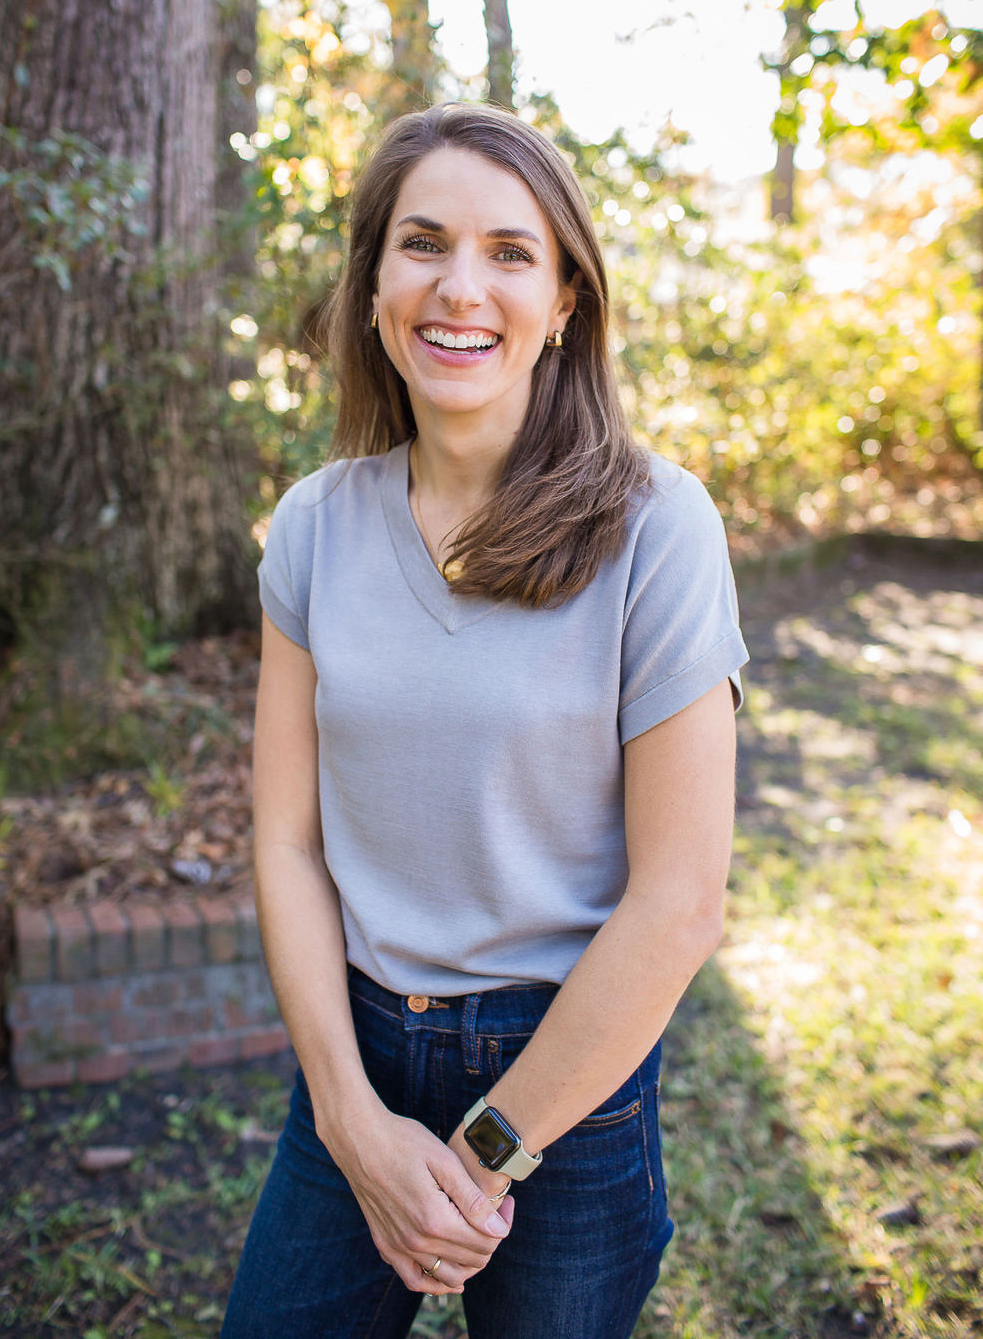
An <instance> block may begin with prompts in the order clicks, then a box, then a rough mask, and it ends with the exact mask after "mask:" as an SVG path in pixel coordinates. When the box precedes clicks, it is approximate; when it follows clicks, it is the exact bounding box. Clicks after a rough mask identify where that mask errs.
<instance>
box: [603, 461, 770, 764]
mask: <svg viewBox="0 0 983 1339" xmlns="http://www.w3.org/2000/svg"><path fill="white" fill-rule="evenodd" d="M632 540H633V551H632V567H631V574H630V577H629V583H628V593H627V598H626V601H625V615H624V624H623V632H622V647H621V695H620V701H619V711H618V724H619V731H620V736H621V741H622V743H626V742H627V741H628V740H629V739H633V738H635V736H636V735H640V734H642V733H644V731H646V730H649V729H651V727H652V726H653V725H658V724H659V722H660V721H664V720H667V719H668V718H669V717H670V716H673V715H675V713H676V712H678V711H682V709H683V708H684V707H687V706H689V705H690V703H692V702H695V701H696V700H697V698H699V697H702V695H703V694H704V693H706V692H708V691H709V690H710V689H711V688H712V687H713V686H714V685H715V684H717V683H719V682H720V681H721V679H726V678H730V680H731V683H732V685H733V688H734V698H735V703H736V704H737V705H740V702H741V685H740V675H739V673H738V671H739V669H740V667H741V666H742V665H743V664H745V663H746V661H747V659H748V654H747V649H746V647H745V645H744V639H743V638H742V636H741V632H740V627H739V625H738V613H737V594H736V591H735V588H734V576H733V572H732V570H731V565H730V558H729V555H728V552H727V540H726V536H725V534H724V527H723V522H722V521H721V519H720V516H719V514H718V512H717V509H716V507H715V506H714V505H713V502H712V500H711V498H710V495H709V494H708V493H707V491H706V489H705V488H704V487H703V485H702V484H701V483H700V481H699V480H698V479H697V478H696V477H695V476H694V475H691V474H689V473H687V472H686V471H684V470H680V469H678V468H677V467H674V466H673V467H669V466H667V465H666V463H665V462H663V466H662V469H661V470H660V471H659V473H658V474H657V475H656V477H655V479H654V481H653V487H652V491H651V494H650V496H649V497H648V498H647V499H646V501H645V503H644V504H643V506H642V509H641V513H640V516H639V518H638V520H637V522H636V525H635V527H634V529H633V532H632Z"/></svg>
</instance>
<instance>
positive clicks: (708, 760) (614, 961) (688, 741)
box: [449, 680, 735, 1186]
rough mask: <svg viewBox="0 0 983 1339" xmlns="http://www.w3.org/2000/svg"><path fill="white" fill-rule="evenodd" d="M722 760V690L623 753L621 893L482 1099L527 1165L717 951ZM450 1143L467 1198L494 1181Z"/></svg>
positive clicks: (658, 1023) (726, 851)
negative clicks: (475, 1187)
mask: <svg viewBox="0 0 983 1339" xmlns="http://www.w3.org/2000/svg"><path fill="white" fill-rule="evenodd" d="M734 753H735V727H734V705H733V698H732V695H731V689H730V683H729V681H727V680H725V681H723V682H722V683H720V684H718V685H717V686H716V687H715V688H713V689H712V690H711V691H710V692H708V693H706V694H705V695H704V696H703V697H701V698H699V699H698V700H697V701H696V702H694V703H693V704H692V705H691V706H688V707H686V708H684V710H682V711H680V712H679V713H678V714H677V715H675V716H672V717H670V718H669V719H668V720H666V721H663V722H662V723H661V724H659V725H656V726H654V727H653V728H652V729H651V730H648V731H646V732H645V733H644V734H642V735H639V736H638V737H637V738H635V739H632V740H631V741H629V743H628V744H626V745H625V827H626V837H627V845H628V866H629V873H628V885H627V888H626V891H625V893H624V896H623V897H622V899H621V901H620V902H619V904H618V906H617V907H616V908H615V910H614V911H613V912H612V913H611V915H610V917H609V918H608V920H607V921H606V922H605V924H604V925H603V926H602V927H601V928H600V930H598V932H597V934H596V935H595V936H594V938H593V940H592V941H591V943H590V944H589V945H588V947H587V949H586V950H585V951H584V953H583V955H582V956H581V958H580V960H579V962H578V963H577V964H576V966H575V967H574V969H573V971H572V972H571V973H570V975H569V977H568V978H567V980H566V982H565V983H564V985H563V987H562V988H561V989H560V991H559V993H558V994H557V996H556V998H555V999H554V1001H553V1003H552V1005H551V1006H550V1009H549V1011H548V1012H547V1014H546V1016H545V1017H544V1018H543V1020H542V1022H541V1023H540V1025H539V1027H538V1028H537V1030H536V1032H535V1034H534V1035H533V1036H532V1038H531V1039H530V1041H529V1043H528V1045H527V1046H526V1047H525V1049H524V1050H523V1052H522V1054H521V1055H520V1056H519V1057H518V1059H517V1060H516V1061H515V1063H514V1064H513V1065H512V1066H511V1067H510V1069H509V1070H508V1071H507V1073H505V1074H504V1075H503V1076H502V1078H501V1079H500V1080H499V1082H498V1083H497V1084H495V1086H494V1088H493V1089H492V1090H491V1092H490V1094H489V1095H488V1102H489V1104H490V1105H492V1106H495V1107H497V1108H498V1109H499V1110H500V1111H501V1113H502V1115H503V1116H504V1117H505V1119H506V1120H507V1121H508V1122H509V1123H510V1124H511V1125H512V1126H513V1128H514V1129H516V1130H517V1131H518V1132H519V1134H520V1136H521V1137H522V1142H523V1145H524V1146H525V1147H526V1148H527V1149H528V1150H529V1151H530V1152H532V1153H536V1152H538V1151H539V1150H540V1149H542V1148H546V1147H547V1145H549V1144H550V1143H552V1142H553V1140H554V1139H557V1138H559V1136H560V1135H561V1134H564V1133H565V1132H566V1131H567V1130H569V1129H570V1128H571V1126H573V1125H575V1124H576V1123H577V1121H579V1120H581V1119H583V1117H584V1116H586V1115H587V1114H588V1113H589V1112H590V1111H592V1110H593V1109H594V1108H595V1107H596V1106H598V1105H599V1104H600V1103H601V1102H603V1101H604V1100H605V1099H606V1098H607V1097H609V1096H610V1095H611V1093H613V1092H615V1091H616V1090H617V1089H618V1088H619V1087H620V1086H621V1085H622V1083H624V1081H625V1080H626V1079H627V1078H628V1076H629V1074H631V1073H632V1072H633V1071H634V1070H635V1069H636V1068H637V1067H638V1066H639V1065H640V1064H641V1062H642V1060H643V1059H644V1058H645V1056H646V1055H647V1054H648V1052H649V1051H650V1050H651V1049H652V1047H653V1046H654V1045H655V1043H656V1042H657V1041H658V1039H659V1037H660V1036H661V1035H662V1032H663V1031H664V1029H665V1026H666V1024H667V1023H668V1022H669V1019H670V1018H671V1016H672V1013H673V1010H674V1009H675V1007H676V1004H677V1003H678V1001H679V999H680V996H681V995H682V993H683V991H684V990H685V989H686V986H687V985H688V984H689V982H690V980H691V979H692V977H693V976H694V975H695V974H696V972H697V970H698V969H699V967H700V965H701V964H702V963H703V962H704V961H705V960H706V958H708V957H709V955H710V954H711V953H712V952H713V950H714V948H715V947H716V945H717V943H718V941H719V938H720V934H721V929H722V907H723V894H724V887H725V884H726V879H727V869H728V865H729V862H730V846H731V836H732V830H733V822H734ZM449 1142H450V1146H451V1148H453V1149H455V1150H456V1151H457V1152H458V1153H459V1154H460V1156H461V1158H462V1160H463V1161H464V1163H465V1165H466V1166H467V1167H468V1168H469V1170H470V1171H471V1174H472V1176H474V1177H475V1179H476V1180H477V1181H478V1182H479V1184H485V1185H488V1186H495V1184H496V1182H500V1181H501V1177H500V1176H495V1175H493V1174H491V1173H488V1172H486V1171H484V1170H483V1169H482V1168H480V1166H479V1165H478V1161H477V1158H476V1157H475V1155H474V1153H473V1152H472V1151H471V1150H470V1149H469V1148H468V1147H467V1145H466V1144H465V1143H464V1138H463V1128H462V1127H460V1126H459V1127H458V1129H457V1130H456V1131H455V1133H454V1135H453V1136H452V1138H451V1140H450V1141H449ZM545 1157H547V1158H548V1157H549V1153H548V1151H547V1153H546V1154H545ZM533 1175H534V1176H535V1175H536V1173H535V1172H533Z"/></svg>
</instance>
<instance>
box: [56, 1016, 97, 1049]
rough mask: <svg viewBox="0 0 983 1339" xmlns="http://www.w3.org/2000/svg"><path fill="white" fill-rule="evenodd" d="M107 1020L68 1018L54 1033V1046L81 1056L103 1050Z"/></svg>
mask: <svg viewBox="0 0 983 1339" xmlns="http://www.w3.org/2000/svg"><path fill="white" fill-rule="evenodd" d="M106 1021H107V1020H105V1019H102V1018H91V1017H90V1018H68V1019H66V1020H65V1021H64V1022H63V1023H62V1024H61V1026H60V1027H59V1028H58V1031H57V1033H56V1034H52V1037H51V1043H52V1046H53V1047H54V1046H57V1047H58V1049H59V1050H60V1051H62V1052H63V1053H64V1052H67V1053H68V1054H70V1055H74V1056H75V1057H79V1056H81V1055H83V1054H86V1055H91V1053H92V1052H93V1051H101V1050H102V1048H103V1046H104V1045H105V1041H106V1031H107V1028H106Z"/></svg>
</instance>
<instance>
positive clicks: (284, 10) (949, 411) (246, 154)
mask: <svg viewBox="0 0 983 1339" xmlns="http://www.w3.org/2000/svg"><path fill="white" fill-rule="evenodd" d="M784 8H785V10H786V11H788V13H789V14H791V16H792V17H793V18H794V20H795V23H797V24H798V25H799V28H797V29H795V30H794V31H793V32H792V43H791V44H792V45H793V46H795V45H797V46H798V48H800V49H799V50H798V54H797V55H792V56H791V57H790V59H788V60H786V61H785V66H784V70H783V69H782V55H781V53H779V54H777V55H771V56H769V55H768V54H767V53H765V54H764V55H763V59H764V60H765V62H766V64H768V65H769V66H770V67H771V68H776V69H779V71H780V73H782V85H783V88H782V92H783V99H782V103H781V106H780V108H779V110H778V112H777V114H776V119H775V135H776V143H778V144H779V145H780V143H781V138H782V136H788V135H789V134H792V133H794V134H795V136H796V137H801V138H803V139H805V140H806V141H811V142H816V141H817V140H818V141H821V142H822V144H823V147H824V149H825V155H824V156H825V163H824V166H823V167H822V169H821V170H818V171H813V172H811V173H802V172H800V173H798V180H797V181H796V183H795V195H796V201H795V212H794V219H795V221H794V222H792V221H790V220H789V219H788V218H787V217H785V216H783V215H782V214H781V213H778V214H777V216H776V217H768V212H769V211H768V207H767V202H766V200H765V198H764V197H765V194H766V191H767V183H757V182H751V183H748V184H747V186H746V189H742V190H738V189H735V188H733V187H730V188H721V187H719V186H716V185H715V184H714V183H713V182H712V181H709V180H707V179H706V178H697V177H693V176H689V175H687V174H685V173H683V172H681V171H680V170H679V169H678V167H676V166H674V164H675V163H676V162H677V160H678V155H677V154H676V153H675V152H674V150H675V149H676V148H677V147H678V144H679V140H680V132H678V131H676V130H674V129H673V128H672V127H667V128H666V130H665V131H664V133H663V134H662V135H661V136H660V138H658V139H657V141H656V142H655V143H654V144H653V145H652V147H651V149H650V150H649V151H648V152H647V153H644V154H641V153H638V152H637V151H633V150H632V148H631V147H630V146H629V144H628V143H627V142H626V140H625V139H624V138H623V137H622V136H621V135H615V136H614V137H612V138H611V139H610V140H609V141H607V142H606V143H602V144H587V143H583V142H581V141H579V140H578V139H577V138H576V137H574V136H573V135H571V134H570V133H569V132H566V131H565V130H564V129H563V127H562V125H561V122H560V118H559V113H558V110H557V108H556V106H555V104H554V103H553V102H552V101H551V100H550V99H549V98H535V99H533V100H532V101H531V102H530V103H528V104H526V105H523V106H520V108H519V112H520V114H521V115H523V116H524V117H527V118H528V119H529V120H530V121H532V122H533V123H534V124H536V125H538V126H539V127H540V128H541V129H543V130H544V131H546V133H547V134H550V135H551V136H552V137H553V138H554V139H555V140H556V142H557V143H558V144H559V145H560V147H561V148H562V149H563V151H564V152H565V153H566V154H567V156H568V157H569V158H570V160H571V161H572V162H573V164H574V166H575V167H576V169H577V171H578V173H579V174H580V176H581V179H582V180H583V182H584V186H585V188H586V190H587V193H588V195H589V197H590V199H591V204H592V207H593V212H594V216H595V219H596V223H597V228H598V233H599V235H600V237H601V238H602V241H603V243H604V246H605V250H606V253H607V257H608V261H609V268H610V273H611V278H612V286H613V294H614V306H615V313H616V321H615V332H614V345H615V350H616V352H617V354H618V357H619V364H620V367H621V369H622V372H623V381H624V385H625V393H626V396H627V398H628V401H629V404H630V406H631V409H632V416H633V421H634V423H635V425H636V430H637V433H638V438H639V440H640V441H641V442H643V443H644V444H645V445H647V446H651V447H654V448H656V449H658V450H660V451H663V452H665V453H666V454H668V455H670V456H671V457H673V458H674V459H677V460H679V461H680V462H681V463H683V464H685V465H686V466H688V467H689V468H690V469H693V470H694V471H695V472H696V473H697V474H699V475H700V476H701V477H702V478H703V479H704V480H706V481H707V482H708V483H709V484H710V486H711V488H712V490H713V493H714V497H715V499H716V501H717V504H718V506H719V507H720V508H721V510H722V512H723V513H724V516H725V519H726V521H727V523H728V527H729V530H730V533H731V536H732V539H733V541H734V544H735V546H736V547H737V548H738V550H746V551H755V550H759V549H760V548H762V547H763V546H765V547H767V546H772V545H774V544H776V543H787V542H790V541H794V540H795V539H796V538H802V537H803V536H805V535H807V534H824V533H828V532H830V531H831V530H836V529H842V528H848V529H859V528H868V527H871V526H874V527H887V528H892V529H906V530H912V531H914V532H915V533H920V534H927V533H957V534H964V535H966V534H971V533H973V532H974V530H975V529H977V528H978V525H979V520H980V515H981V501H980V493H981V466H983V433H981V429H980V409H979V393H980V391H979V387H980V328H979V327H980V317H979V311H978V306H979V299H978V285H979V278H980V230H981V191H980V184H981V163H983V158H981V145H983V85H981V83H980V70H981V54H983V46H981V40H983V39H981V35H980V33H979V32H976V31H968V30H957V29H954V28H952V27H950V25H949V24H948V22H947V21H946V20H945V18H944V16H943V15H942V14H941V13H939V12H938V11H935V10H933V11H930V12H927V13H926V14H925V15H923V16H922V17H921V18H919V19H918V20H914V21H912V22H909V23H907V24H905V25H904V26H903V27H901V28H898V29H894V30H878V29H872V28H870V27H869V26H867V25H866V24H865V22H864V19H863V15H862V10H861V8H860V7H859V6H858V7H857V21H856V24H855V25H854V26H853V27H852V28H850V29H847V30H819V31H816V30H815V29H814V28H813V27H812V26H811V25H810V20H812V21H815V18H816V15H815V13H814V11H815V10H817V9H818V8H819V6H818V5H812V6H809V5H798V6H793V5H786V6H785V7H784ZM820 17H821V16H820ZM790 27H791V25H790ZM800 29H801V30H800ZM785 56H789V51H786V52H785ZM857 71H862V72H864V73H865V74H866V75H867V79H866V81H865V82H864V83H863V85H862V86H858V85H857V84H856V83H845V81H844V74H847V75H855V74H856V72H857ZM397 73H398V72H397ZM393 74H394V71H393V69H392V56H391V51H390V49H389V46H388V44H387V41H386V34H385V32H384V31H380V32H376V33H367V32H366V31H365V29H364V27H358V28H355V27H352V26H350V25H349V24H348V23H347V21H346V10H345V6H344V5H342V4H322V5H319V6H307V5H304V4H302V3H299V2H298V0H273V2H271V3H265V4H263V5H262V6H261V9H260V42H259V70H258V75H257V78H258V87H257V90H256V93H257V105H258V108H259V118H258V128H257V131H256V132H255V134H253V135H252V136H250V137H249V138H248V139H247V138H246V137H245V136H238V137H234V138H233V145H234V147H235V148H236V149H237V151H238V153H239V154H240V156H241V157H242V158H243V159H244V160H246V162H247V163H248V164H249V167H250V169H251V171H252V173H253V174H254V177H255V186H254V205H253V207H254V209H255V211H256V215H257V219H256V221H257V226H258V235H259V247H258V280H257V283H256V286H255V288H254V289H253V291H252V293H251V294H250V295H249V300H248V302H245V303H244V306H243V310H242V311H241V312H240V313H237V314H236V315H235V316H234V318H233V320H232V322H231V329H232V332H233V335H234V336H235V338H236V339H237V340H238V341H240V343H241V351H242V352H243V353H244V354H246V355H248V357H249V360H250V363H251V370H250V372H249V374H244V375H243V376H241V377H240V378H238V379H237V380H236V381H235V382H234V383H233V384H232V386H231V388H230V393H231V396H232V398H233V400H234V402H235V404H236V408H237V412H238V413H239V414H240V415H241V416H242V417H243V420H244V423H245V424H246V425H247V426H248V430H249V432H250V433H252V434H253V435H254V436H255V439H256V442H257V445H258V451H259V460H260V474H261V481H260V489H259V490H258V493H257V495H258V498H259V500H260V501H259V505H260V506H261V507H263V509H267V508H268V506H269V503H270V502H271V501H272V500H273V498H274V496H275V495H276V493H278V492H279V491H280V488H281V487H282V485H283V483H284V482H286V481H287V480H288V479H290V478H292V477H294V476H295V475H296V474H298V473H302V472H305V471H307V470H309V469H311V468H313V467H314V466H315V465H316V464H317V463H319V461H320V460H321V459H323V457H324V456H325V455H326V454H327V453H328V451H329V450H330V440H331V392H330V382H329V380H328V378H327V375H326V372H325V369H324V367H323V365H322V364H320V363H318V362H317V360H316V358H313V357H312V353H313V352H314V351H313V350H311V349H309V348H307V347H305V345H304V342H303V339H302V337H301V334H300V320H299V317H300V314H301V312H302V311H303V310H304V309H305V308H306V306H307V305H308V304H310V303H312V302H315V301H317V300H318V299H319V298H320V297H321V296H323V294H324V293H325V292H326V291H327V290H328V289H329V288H330V285H331V283H332V281H333V279H334V276H335V275H336V273H337V270H338V266H339V264H340V262H341V257H342V253H343V249H344V239H345V206H346V196H347V194H348V192H349V190H350V188H351V184H352V178H353V173H354V171H355V170H356V165H357V163H358V161H359V159H360V158H361V156H362V154H363V152H364V151H365V150H366V148H367V147H368V145H369V144H370V143H371V141H372V139H373V137H374V135H375V134H376V133H377V131H378V129H379V126H380V122H381V121H382V120H383V119H384V116H382V115H380V111H379V109H385V112H386V114H388V111H389V109H390V108H391V107H392V95H391V94H392V80H393ZM434 74H435V78H436V81H437V89H439V95H450V96H465V97H467V96H475V95H476V94H477V95H480V94H481V93H482V92H483V90H482V89H480V88H479V89H475V88H474V87H469V86H463V87H462V86H460V85H459V84H456V83H455V81H454V79H453V77H452V76H450V75H449V74H448V72H447V71H446V70H440V69H439V66H437V65H436V63H435V66H434ZM845 89H846V91H844V90H845ZM434 91H435V92H436V91H437V90H434ZM772 203H773V204H774V200H773V202H772ZM774 212H775V211H774V210H773V213H774Z"/></svg>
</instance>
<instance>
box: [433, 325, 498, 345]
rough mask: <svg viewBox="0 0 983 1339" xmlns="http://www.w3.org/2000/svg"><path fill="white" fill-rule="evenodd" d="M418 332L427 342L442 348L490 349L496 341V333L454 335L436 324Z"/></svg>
mask: <svg viewBox="0 0 983 1339" xmlns="http://www.w3.org/2000/svg"><path fill="white" fill-rule="evenodd" d="M420 334H421V335H422V336H423V338H424V339H425V340H426V341H427V343H428V344H439V345H440V346H441V348H444V349H490V348H492V346H493V345H495V344H497V343H498V337H497V335H480V334H477V333H475V332H473V331H472V332H471V333H470V334H462V335H455V334H453V333H452V332H451V331H449V330H440V329H438V328H437V327H436V326H428V327H427V329H426V330H421V331H420Z"/></svg>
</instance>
